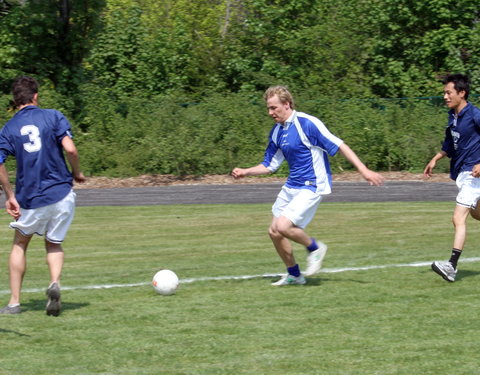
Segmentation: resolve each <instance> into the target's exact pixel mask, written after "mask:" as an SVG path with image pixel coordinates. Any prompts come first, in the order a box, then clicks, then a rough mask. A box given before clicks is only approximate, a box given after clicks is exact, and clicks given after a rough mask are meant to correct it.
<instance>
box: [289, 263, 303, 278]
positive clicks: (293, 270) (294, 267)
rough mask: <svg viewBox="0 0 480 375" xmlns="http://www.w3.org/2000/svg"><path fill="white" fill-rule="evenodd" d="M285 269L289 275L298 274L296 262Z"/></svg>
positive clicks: (298, 268)
mask: <svg viewBox="0 0 480 375" xmlns="http://www.w3.org/2000/svg"><path fill="white" fill-rule="evenodd" d="M287 271H288V274H289V275H292V276H295V277H298V276H300V267H299V266H298V264H295V265H294V266H293V267H288V268H287Z"/></svg>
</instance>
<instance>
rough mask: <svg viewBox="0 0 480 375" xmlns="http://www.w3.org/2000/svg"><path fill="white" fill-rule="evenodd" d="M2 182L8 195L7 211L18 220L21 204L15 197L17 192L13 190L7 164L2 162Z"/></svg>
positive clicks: (0, 170) (0, 176)
mask: <svg viewBox="0 0 480 375" xmlns="http://www.w3.org/2000/svg"><path fill="white" fill-rule="evenodd" d="M0 184H1V185H2V187H3V191H4V192H5V195H6V197H7V199H6V201H5V208H6V209H7V213H8V214H10V215H11V216H12V217H13V218H14V219H15V220H16V219H18V218H19V217H20V205H19V204H18V202H17V198H15V193H14V192H13V189H12V186H11V185H10V181H9V179H8V172H7V168H5V164H0Z"/></svg>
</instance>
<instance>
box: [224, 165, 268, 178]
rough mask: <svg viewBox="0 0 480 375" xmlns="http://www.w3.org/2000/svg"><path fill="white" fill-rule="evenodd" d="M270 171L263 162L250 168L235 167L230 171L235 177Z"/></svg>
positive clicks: (258, 174) (257, 174)
mask: <svg viewBox="0 0 480 375" xmlns="http://www.w3.org/2000/svg"><path fill="white" fill-rule="evenodd" d="M270 173H272V171H270V169H268V168H267V167H265V166H264V165H263V164H258V165H256V166H254V167H250V168H235V169H234V170H233V171H232V176H233V177H235V178H242V177H246V176H260V175H263V174H270Z"/></svg>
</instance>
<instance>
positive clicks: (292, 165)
mask: <svg viewBox="0 0 480 375" xmlns="http://www.w3.org/2000/svg"><path fill="white" fill-rule="evenodd" d="M342 143H343V141H342V140H341V139H339V138H337V137H336V136H334V135H333V134H332V133H330V131H329V130H328V129H327V128H326V126H325V125H324V124H323V123H322V122H321V121H320V120H319V119H317V118H316V117H313V116H310V115H307V114H306V113H301V112H296V111H294V112H293V114H292V116H291V117H290V118H289V119H288V120H287V121H286V122H285V124H283V125H282V124H275V126H274V127H273V128H272V130H271V132H270V136H269V144H268V146H267V150H266V151H265V158H264V160H263V162H262V164H263V165H264V166H265V167H266V168H268V169H269V170H270V171H271V172H275V171H276V170H277V169H278V168H279V167H280V164H281V163H282V162H283V161H284V160H286V161H287V163H288V166H289V169H290V174H289V176H288V179H287V182H286V183H285V185H286V186H287V187H289V188H294V189H309V190H312V191H314V192H316V193H319V194H330V193H331V191H332V174H331V171H330V164H329V161H328V156H329V155H330V156H334V155H335V154H336V153H337V151H338V148H339V147H340V145H341V144H342Z"/></svg>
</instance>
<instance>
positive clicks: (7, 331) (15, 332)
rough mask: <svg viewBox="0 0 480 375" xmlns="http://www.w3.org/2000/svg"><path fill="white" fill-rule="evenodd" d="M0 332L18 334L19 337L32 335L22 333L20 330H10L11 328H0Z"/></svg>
mask: <svg viewBox="0 0 480 375" xmlns="http://www.w3.org/2000/svg"><path fill="white" fill-rule="evenodd" d="M0 333H13V334H15V335H17V336H20V337H32V336H30V335H26V334H24V333H21V332H17V331H12V330H11V329H3V328H0Z"/></svg>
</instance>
